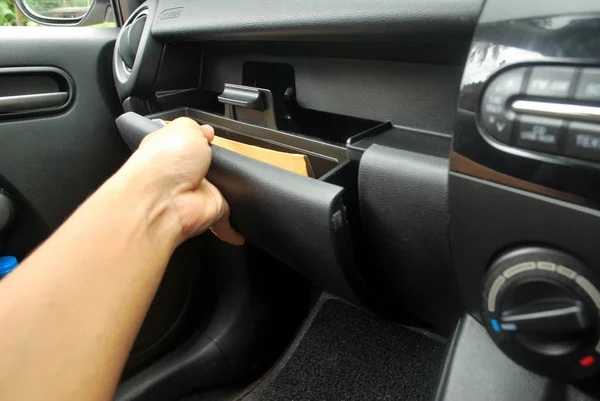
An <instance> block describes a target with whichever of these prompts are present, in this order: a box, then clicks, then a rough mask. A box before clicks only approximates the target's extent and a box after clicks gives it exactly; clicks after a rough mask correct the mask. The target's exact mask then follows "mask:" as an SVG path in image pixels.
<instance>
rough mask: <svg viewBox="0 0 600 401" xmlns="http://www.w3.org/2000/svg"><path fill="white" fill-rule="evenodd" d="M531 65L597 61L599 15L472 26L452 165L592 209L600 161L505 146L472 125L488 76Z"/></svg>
mask: <svg viewBox="0 0 600 401" xmlns="http://www.w3.org/2000/svg"><path fill="white" fill-rule="evenodd" d="M531 65H558V66H560V65H574V66H598V65H600V15H576V16H560V17H548V18H537V19H529V20H520V21H509V22H501V23H494V24H482V25H479V26H478V28H477V29H476V31H475V35H474V39H473V44H472V47H471V50H470V53H469V56H468V60H467V64H466V67H465V71H464V75H463V81H462V84H461V90H460V96H459V109H458V114H457V117H456V125H455V134H454V139H453V151H454V154H453V155H452V164H451V166H452V170H453V171H456V172H461V173H464V174H468V175H471V176H475V177H479V178H484V179H486V180H491V181H496V182H500V183H503V184H508V185H512V186H515V187H519V188H521V189H525V190H529V191H533V192H538V193H543V194H545V195H550V196H554V197H557V198H561V199H563V200H568V201H571V202H574V203H579V204H585V205H586V206H590V207H593V208H596V209H598V208H600V186H598V185H595V184H596V183H598V182H599V180H600V164H599V163H593V162H589V161H580V160H576V159H573V158H568V157H563V156H557V155H551V154H547V153H541V152H536V151H532V150H522V149H518V148H516V147H514V146H506V145H503V144H502V143H501V142H499V141H496V140H494V139H492V137H491V136H488V135H482V129H481V128H480V127H478V122H477V118H476V115H477V113H478V111H479V110H478V107H479V104H480V101H481V95H482V93H483V90H484V89H485V87H486V84H487V83H488V82H490V80H491V78H493V77H495V76H496V75H497V74H499V73H501V72H502V71H505V70H506V69H508V68H511V67H516V66H531ZM461 156H462V157H461ZM464 158H467V159H469V160H467V161H466V163H465V159H464ZM473 162H474V163H473ZM489 169H491V170H493V171H491V170H489ZM498 173H500V174H498ZM515 179H516V180H515ZM531 184H534V185H531ZM546 190H548V191H546Z"/></svg>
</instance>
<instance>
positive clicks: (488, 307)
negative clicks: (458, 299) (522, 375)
mask: <svg viewBox="0 0 600 401" xmlns="http://www.w3.org/2000/svg"><path fill="white" fill-rule="evenodd" d="M599 288H600V281H599V279H598V277H596V275H595V274H594V273H593V272H592V271H591V270H590V269H589V268H588V267H586V266H585V265H584V264H583V263H581V262H580V261H579V260H577V259H576V258H574V257H572V256H570V255H568V254H566V253H563V252H560V251H556V250H553V249H548V248H533V247H532V248H522V249H517V250H514V251H511V252H508V253H505V254H504V255H502V256H501V257H500V258H498V259H497V260H496V261H495V262H494V263H493V264H492V266H491V267H490V269H489V271H488V273H487V275H486V279H485V285H484V292H483V304H482V316H483V318H484V320H485V324H486V327H487V330H488V332H489V334H490V335H491V336H492V338H493V340H494V341H495V342H496V344H498V346H499V347H500V348H501V349H502V350H503V351H504V352H505V353H506V354H507V355H508V356H509V357H510V358H512V359H513V360H514V361H515V362H517V363H519V364H520V365H522V366H524V367H526V368H528V369H530V370H532V371H535V372H538V373H541V374H544V375H548V376H553V377H557V378H561V379H579V378H583V377H587V376H590V375H592V374H594V373H596V372H597V371H598V370H599V369H600V290H599Z"/></svg>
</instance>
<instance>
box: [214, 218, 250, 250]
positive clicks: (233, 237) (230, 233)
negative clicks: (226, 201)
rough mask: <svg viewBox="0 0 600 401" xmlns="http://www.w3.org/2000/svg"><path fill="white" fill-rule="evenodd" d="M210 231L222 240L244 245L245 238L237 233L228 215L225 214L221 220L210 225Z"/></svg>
mask: <svg viewBox="0 0 600 401" xmlns="http://www.w3.org/2000/svg"><path fill="white" fill-rule="evenodd" d="M210 231H212V232H213V234H215V235H216V236H217V237H219V238H220V239H221V240H222V241H225V242H227V243H229V244H231V245H244V242H246V240H245V239H244V236H243V235H242V234H240V233H238V232H237V231H236V230H235V229H234V228H233V227H232V226H231V223H230V221H229V215H227V216H225V217H224V218H222V219H221V220H219V221H217V222H216V223H215V224H213V225H212V227H210Z"/></svg>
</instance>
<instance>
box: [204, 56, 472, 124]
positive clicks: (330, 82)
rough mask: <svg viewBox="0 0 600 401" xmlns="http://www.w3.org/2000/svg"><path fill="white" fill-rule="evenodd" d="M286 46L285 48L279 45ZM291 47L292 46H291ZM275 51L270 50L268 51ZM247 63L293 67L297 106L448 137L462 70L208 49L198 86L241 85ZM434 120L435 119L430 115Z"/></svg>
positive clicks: (221, 88)
mask: <svg viewBox="0 0 600 401" xmlns="http://www.w3.org/2000/svg"><path fill="white" fill-rule="evenodd" d="M282 47H284V48H288V45H285V46H282ZM289 47H292V46H291V45H289ZM276 50H277V48H276V47H274V48H269V49H267V50H265V52H266V51H268V52H269V53H271V52H275V51H276ZM247 61H257V62H258V61H259V62H277V63H286V64H290V65H291V66H292V67H293V68H294V79H295V85H296V98H297V101H298V104H299V105H300V106H301V107H304V108H307V109H313V110H319V111H325V112H328V113H336V114H342V115H347V116H353V117H360V118H366V119H370V120H375V121H388V120H389V121H391V122H392V123H393V124H396V125H400V126H404V127H411V128H417V129H422V130H428V131H434V132H441V133H445V134H450V133H451V132H452V124H453V121H454V113H455V111H456V95H457V92H458V88H459V86H460V77H461V73H462V67H456V66H447V65H434V64H416V63H400V62H391V61H376V60H357V59H349V58H346V59H340V58H331V56H330V55H324V56H323V57H306V56H304V57H273V56H265V55H263V54H261V53H258V52H256V53H248V52H247V51H246V52H242V51H239V50H238V51H231V52H228V53H227V52H226V47H223V46H219V47H212V48H207V50H206V51H205V53H204V62H203V67H202V68H203V69H202V80H201V87H202V89H205V90H210V91H212V92H221V91H222V90H223V85H224V84H225V83H233V84H241V83H242V82H241V77H242V70H243V65H244V63H245V62H247ZM432 116H434V117H432Z"/></svg>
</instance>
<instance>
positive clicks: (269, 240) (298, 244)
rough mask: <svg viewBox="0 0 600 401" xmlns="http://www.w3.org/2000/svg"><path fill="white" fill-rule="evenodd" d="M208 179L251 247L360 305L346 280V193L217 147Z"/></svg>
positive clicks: (349, 255) (349, 262)
mask: <svg viewBox="0 0 600 401" xmlns="http://www.w3.org/2000/svg"><path fill="white" fill-rule="evenodd" d="M207 178H208V179H209V180H210V181H211V182H212V183H214V184H215V185H216V186H217V187H218V188H219V190H220V191H221V192H222V193H223V196H225V198H226V199H227V201H228V202H229V205H230V206H231V210H232V212H231V221H232V223H233V225H234V226H235V227H236V228H237V229H238V230H239V231H240V232H241V233H242V234H243V235H244V236H245V237H246V239H247V241H249V242H251V243H253V244H256V245H257V246H259V247H260V248H262V249H264V250H265V251H267V252H269V253H270V254H272V255H273V256H275V257H277V258H278V259H279V260H281V261H283V262H284V263H286V264H287V265H289V266H292V267H294V268H296V269H297V270H299V271H301V272H303V273H305V274H306V275H307V276H308V277H309V278H311V279H313V280H315V281H316V282H317V283H319V284H322V285H323V286H325V287H326V288H328V289H329V290H331V291H332V292H334V293H336V294H338V295H340V296H342V297H344V298H347V299H349V300H350V301H356V298H355V296H354V294H353V292H352V290H350V288H349V287H348V284H347V280H346V277H345V275H344V272H345V271H346V270H347V269H349V268H352V265H353V258H352V250H351V248H350V247H349V245H350V243H349V238H348V235H347V232H346V227H345V224H346V223H345V219H346V218H345V210H344V205H343V202H342V193H343V188H341V187H339V186H337V185H332V184H328V183H325V182H322V181H318V180H314V179H310V178H307V177H302V176H300V175H298V174H294V173H291V172H289V171H285V170H282V169H278V168H276V167H273V166H269V165H267V164H265V163H262V162H259V161H256V160H253V159H250V158H248V157H246V156H242V155H239V154H236V153H233V152H231V151H228V150H226V149H219V148H216V147H214V148H213V161H212V165H211V169H210V170H209V172H208V175H207Z"/></svg>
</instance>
